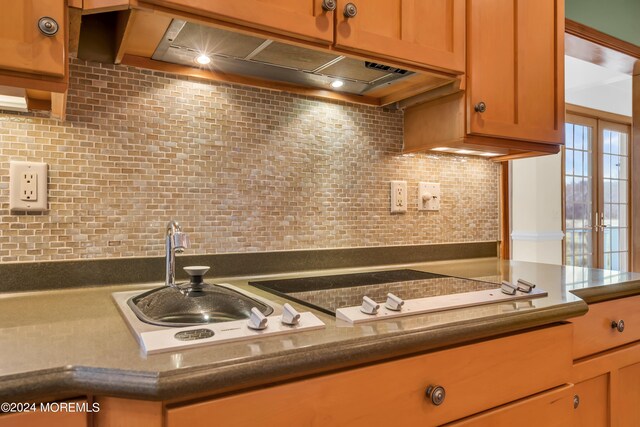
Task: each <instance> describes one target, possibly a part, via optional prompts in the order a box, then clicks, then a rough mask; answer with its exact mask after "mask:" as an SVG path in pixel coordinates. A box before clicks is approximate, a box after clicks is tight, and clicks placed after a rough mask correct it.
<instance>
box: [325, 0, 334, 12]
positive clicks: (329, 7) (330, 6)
mask: <svg viewBox="0 0 640 427" xmlns="http://www.w3.org/2000/svg"><path fill="white" fill-rule="evenodd" d="M337 6H338V4H337V3H336V0H322V9H324V10H326V11H327V12H333V11H334V10H336V7H337Z"/></svg>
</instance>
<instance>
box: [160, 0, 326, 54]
mask: <svg viewBox="0 0 640 427" xmlns="http://www.w3.org/2000/svg"><path fill="white" fill-rule="evenodd" d="M147 3H151V4H156V5H159V6H166V7H169V8H171V9H174V10H181V11H184V12H190V13H194V14H196V15H200V16H207V17H210V18H214V19H218V20H220V21H224V22H229V23H232V24H238V25H242V26H246V27H251V28H255V29H259V30H264V31H268V32H272V33H277V34H282V35H285V36H291V37H295V38H300V39H305V40H309V41H313V42H317V43H321V44H326V45H329V44H331V43H332V42H333V13H334V12H331V11H325V10H324V9H323V7H322V0H220V1H211V0H147Z"/></svg>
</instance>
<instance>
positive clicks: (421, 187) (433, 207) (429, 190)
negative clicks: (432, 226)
mask: <svg viewBox="0 0 640 427" xmlns="http://www.w3.org/2000/svg"><path fill="white" fill-rule="evenodd" d="M418 210H419V211H439V210H440V184H437V183H434V182H420V183H419V184H418Z"/></svg>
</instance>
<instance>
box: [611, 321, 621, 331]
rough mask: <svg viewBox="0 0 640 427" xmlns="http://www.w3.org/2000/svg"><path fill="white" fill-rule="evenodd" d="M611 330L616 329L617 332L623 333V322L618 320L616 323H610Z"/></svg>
mask: <svg viewBox="0 0 640 427" xmlns="http://www.w3.org/2000/svg"><path fill="white" fill-rule="evenodd" d="M611 329H617V330H618V332H624V320H622V319H620V320H618V321H617V322H616V321H615V320H614V321H612V322H611Z"/></svg>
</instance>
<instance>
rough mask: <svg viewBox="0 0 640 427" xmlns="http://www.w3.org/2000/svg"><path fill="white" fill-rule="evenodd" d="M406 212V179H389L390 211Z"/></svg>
mask: <svg viewBox="0 0 640 427" xmlns="http://www.w3.org/2000/svg"><path fill="white" fill-rule="evenodd" d="M405 212H407V181H391V213H405Z"/></svg>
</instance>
